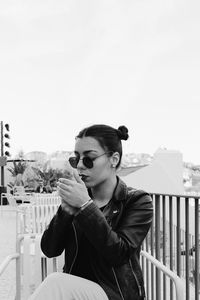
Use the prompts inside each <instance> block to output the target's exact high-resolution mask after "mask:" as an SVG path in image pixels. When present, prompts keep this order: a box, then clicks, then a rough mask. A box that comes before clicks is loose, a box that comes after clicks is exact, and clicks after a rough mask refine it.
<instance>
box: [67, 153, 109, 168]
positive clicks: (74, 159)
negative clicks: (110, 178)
mask: <svg viewBox="0 0 200 300" xmlns="http://www.w3.org/2000/svg"><path fill="white" fill-rule="evenodd" d="M108 153H113V152H112V151H108V152H104V153H103V154H101V155H99V156H96V157H94V158H91V157H89V156H84V157H83V158H77V157H76V156H71V157H70V158H69V163H70V165H71V166H72V168H74V169H77V166H78V163H79V161H80V160H82V162H83V165H84V166H85V167H86V168H87V169H92V168H93V167H94V163H93V161H95V160H96V159H97V158H99V157H101V156H103V155H105V154H108ZM87 161H88V162H87ZM88 163H89V164H88Z"/></svg>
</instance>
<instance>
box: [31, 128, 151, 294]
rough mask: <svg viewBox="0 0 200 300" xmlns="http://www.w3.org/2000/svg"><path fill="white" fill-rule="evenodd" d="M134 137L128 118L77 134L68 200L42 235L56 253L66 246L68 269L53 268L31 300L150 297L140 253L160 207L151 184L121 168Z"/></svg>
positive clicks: (49, 252) (63, 188)
mask: <svg viewBox="0 0 200 300" xmlns="http://www.w3.org/2000/svg"><path fill="white" fill-rule="evenodd" d="M127 139H128V130H127V128H126V127H125V126H120V127H119V128H118V129H115V128H112V127H110V126H107V125H93V126H90V127H87V128H85V129H83V130H82V131H80V133H79V134H78V136H77V137H76V141H75V150H74V154H75V156H74V157H71V158H70V159H69V162H70V164H71V166H72V167H73V168H74V172H73V176H72V177H71V178H61V179H60V180H59V184H58V191H59V195H60V196H61V199H62V204H61V206H60V207H59V209H58V212H57V214H56V215H55V216H54V218H53V219H52V221H51V222H50V224H49V226H48V228H47V229H46V231H45V232H44V234H43V236H42V240H41V248H42V251H43V252H44V253H45V255H46V256H48V257H54V256H58V255H60V254H61V253H62V252H63V251H65V265H64V268H63V273H53V274H51V275H49V276H48V277H47V278H46V279H45V280H44V281H43V283H42V284H41V286H40V287H39V288H38V289H37V290H36V292H35V293H34V294H33V295H32V297H31V300H33V299H34V300H44V299H48V300H51V299H52V300H79V299H80V300H108V299H109V300H142V299H144V297H145V291H144V284H143V277H142V271H141V267H140V263H139V256H140V247H141V244H142V242H143V240H144V238H145V237H146V235H147V233H148V230H149V228H150V226H151V222H152V216H153V207H152V201H151V198H150V196H149V195H148V194H147V193H146V192H144V191H140V190H136V189H133V188H130V187H127V186H126V184H125V183H124V182H123V181H122V180H121V179H120V178H119V177H118V176H117V169H118V167H119V166H120V162H121V158H122V143H121V140H127ZM133 184H134V183H133Z"/></svg>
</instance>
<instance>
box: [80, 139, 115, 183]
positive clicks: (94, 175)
mask: <svg viewBox="0 0 200 300" xmlns="http://www.w3.org/2000/svg"><path fill="white" fill-rule="evenodd" d="M74 152H75V155H76V156H77V157H78V158H80V160H79V162H78V165H77V171H78V173H79V175H81V178H82V180H83V181H84V182H85V185H86V186H87V187H88V188H89V187H90V188H92V187H95V186H97V185H99V184H101V183H102V182H103V181H105V180H107V179H108V178H109V177H110V176H111V174H112V172H113V168H112V167H111V164H112V155H111V156H109V154H105V155H102V154H104V153H105V152H107V151H105V150H104V149H103V148H102V147H101V146H100V145H99V142H98V141H97V140H96V139H94V138H92V137H83V138H78V139H77V141H76V144H75V151H74ZM100 155H102V156H100ZM85 156H87V157H90V158H92V159H93V158H96V157H97V156H99V157H98V158H96V159H95V160H94V161H93V167H92V168H91V169H90V168H87V167H86V166H85V165H84V164H83V161H82V159H83V157H85Z"/></svg>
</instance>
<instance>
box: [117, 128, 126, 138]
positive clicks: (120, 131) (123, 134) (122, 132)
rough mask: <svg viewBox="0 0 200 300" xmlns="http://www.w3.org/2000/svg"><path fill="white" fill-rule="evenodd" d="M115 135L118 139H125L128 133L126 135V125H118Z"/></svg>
mask: <svg viewBox="0 0 200 300" xmlns="http://www.w3.org/2000/svg"><path fill="white" fill-rule="evenodd" d="M117 135H118V137H119V138H120V140H125V141H126V140H127V139H128V137H129V135H128V129H127V127H126V126H119V128H118V129H117Z"/></svg>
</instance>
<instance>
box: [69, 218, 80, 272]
mask: <svg viewBox="0 0 200 300" xmlns="http://www.w3.org/2000/svg"><path fill="white" fill-rule="evenodd" d="M72 227H73V229H74V235H75V241H76V253H75V256H74V259H73V261H72V264H71V267H70V269H69V274H70V273H71V271H72V268H73V266H74V263H75V260H76V257H77V254H78V239H77V233H76V228H75V226H74V224H73V223H72Z"/></svg>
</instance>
